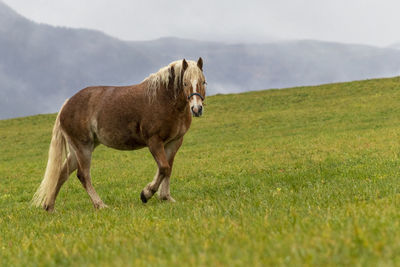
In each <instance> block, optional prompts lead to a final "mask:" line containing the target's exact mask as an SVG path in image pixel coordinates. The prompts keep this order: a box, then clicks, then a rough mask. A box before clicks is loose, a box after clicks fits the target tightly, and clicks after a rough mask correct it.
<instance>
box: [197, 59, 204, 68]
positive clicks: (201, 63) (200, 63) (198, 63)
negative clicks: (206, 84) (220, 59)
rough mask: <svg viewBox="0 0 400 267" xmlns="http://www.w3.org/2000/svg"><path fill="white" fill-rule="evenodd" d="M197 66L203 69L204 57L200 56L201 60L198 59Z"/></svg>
mask: <svg viewBox="0 0 400 267" xmlns="http://www.w3.org/2000/svg"><path fill="white" fill-rule="evenodd" d="M197 67H199V69H201V71H203V59H202V58H201V57H199V60H197Z"/></svg>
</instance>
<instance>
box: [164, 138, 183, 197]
mask: <svg viewBox="0 0 400 267" xmlns="http://www.w3.org/2000/svg"><path fill="white" fill-rule="evenodd" d="M182 141H183V138H181V139H179V140H176V141H172V142H170V143H168V144H167V145H165V154H166V156H167V160H168V163H169V166H170V168H171V172H172V165H173V164H174V158H175V155H176V152H178V149H179V148H180V147H181V145H182ZM170 179H171V175H169V176H166V177H165V178H164V179H163V180H162V182H161V186H160V190H159V194H160V199H161V200H165V201H170V202H175V199H173V198H172V197H171V193H170V190H169V181H170Z"/></svg>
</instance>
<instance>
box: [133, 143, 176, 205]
mask: <svg viewBox="0 0 400 267" xmlns="http://www.w3.org/2000/svg"><path fill="white" fill-rule="evenodd" d="M148 146H149V150H150V152H151V154H152V155H153V157H154V160H155V161H156V162H157V166H158V171H157V173H156V175H155V176H154V179H153V181H152V182H151V183H149V184H148V185H147V186H146V187H145V188H144V189H143V190H142V192H141V193H140V199H141V200H142V202H143V203H146V202H147V201H148V200H149V199H150V198H151V197H152V196H153V195H154V193H155V192H157V190H158V187H159V186H160V184H161V182H162V181H163V179H164V178H165V177H169V176H170V175H171V166H170V165H169V162H168V160H167V155H166V153H165V150H164V144H163V142H162V140H161V139H160V138H159V137H152V138H150V140H149V143H148Z"/></svg>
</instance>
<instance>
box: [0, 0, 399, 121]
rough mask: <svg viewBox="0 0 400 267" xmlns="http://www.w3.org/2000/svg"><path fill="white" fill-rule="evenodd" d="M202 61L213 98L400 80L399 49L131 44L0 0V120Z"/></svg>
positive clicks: (52, 109) (179, 42) (316, 43)
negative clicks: (93, 88) (43, 19)
mask: <svg viewBox="0 0 400 267" xmlns="http://www.w3.org/2000/svg"><path fill="white" fill-rule="evenodd" d="M199 56H202V57H203V59H204V61H205V67H204V68H205V74H206V77H207V80H208V93H209V94H216V93H235V92H242V91H247V90H259V89H267V88H282V87H289V86H296V85H311V84H319V83H329V82H337V81H348V80H356V79H365V78H373V77H383V76H393V75H398V74H399V71H400V50H398V49H394V48H376V47H371V46H364V45H346V44H338V43H327V42H319V41H312V40H306V41H279V42H278V41H277V42H271V43H267V44H224V43H218V42H206V41H195V40H186V39H179V38H162V39H158V40H153V41H140V42H126V41H121V40H118V39H116V38H112V37H110V36H107V35H105V34H103V33H101V32H99V31H93V30H84V29H70V28H65V27H53V26H49V25H44V24H37V23H34V22H32V21H30V20H28V19H26V18H23V17H22V16H20V15H18V14H17V13H16V12H14V11H13V10H11V9H10V8H8V7H7V6H6V5H4V4H3V3H2V2H1V1H0V118H9V117H15V116H24V115H29V114H35V113H45V112H55V111H57V109H58V108H59V107H60V105H61V104H62V103H63V101H64V100H65V99H66V98H67V97H69V96H71V95H72V94H74V93H75V92H76V91H78V90H80V89H81V88H84V87H86V86H88V85H98V84H107V85H108V84H109V85H123V84H134V83H139V82H140V81H142V80H143V79H144V78H145V77H147V76H148V75H149V74H150V73H152V72H155V71H157V70H158V69H159V68H161V67H163V66H165V65H167V64H168V63H169V62H171V61H173V60H176V59H180V58H183V57H185V58H188V59H197V58H198V57H199Z"/></svg>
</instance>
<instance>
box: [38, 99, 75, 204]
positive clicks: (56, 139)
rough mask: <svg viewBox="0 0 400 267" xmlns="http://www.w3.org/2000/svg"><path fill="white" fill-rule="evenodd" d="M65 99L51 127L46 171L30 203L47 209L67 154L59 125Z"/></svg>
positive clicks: (65, 142)
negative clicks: (51, 132)
mask: <svg viewBox="0 0 400 267" xmlns="http://www.w3.org/2000/svg"><path fill="white" fill-rule="evenodd" d="M67 101H68V100H67ZM67 101H65V103H64V104H63V106H62V107H61V109H60V111H59V112H58V115H57V118H56V122H55V124H54V127H53V134H52V137H51V143H50V149H49V159H48V161H47V167H46V172H45V174H44V177H43V180H42V183H41V184H40V186H39V188H38V189H37V191H36V193H35V195H34V196H33V199H32V205H33V206H36V207H39V206H42V207H44V208H45V209H47V206H48V204H49V201H50V200H51V198H52V197H54V194H55V191H56V187H57V183H58V180H59V177H60V175H61V170H62V165H63V162H64V159H65V158H66V156H67V141H66V139H65V136H64V134H63V132H62V129H61V125H60V114H61V111H62V109H63V107H64V105H65V104H66V103H67Z"/></svg>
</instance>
